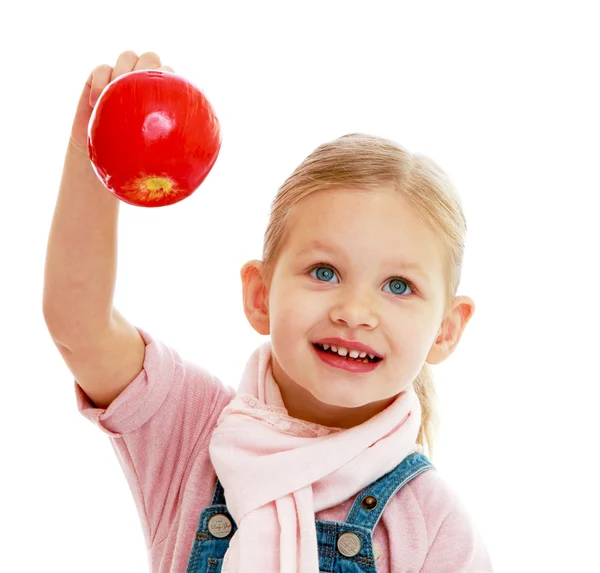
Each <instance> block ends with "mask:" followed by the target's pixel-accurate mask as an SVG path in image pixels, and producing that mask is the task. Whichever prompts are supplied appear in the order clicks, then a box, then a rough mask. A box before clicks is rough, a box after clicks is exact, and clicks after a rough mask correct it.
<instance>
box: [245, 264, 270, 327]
mask: <svg viewBox="0 0 600 573" xmlns="http://www.w3.org/2000/svg"><path fill="white" fill-rule="evenodd" d="M263 274H264V265H263V263H262V261H256V260H254V261H249V262H247V263H246V264H245V265H244V266H243V267H242V270H241V271H240V276H241V278H242V292H243V300H244V312H245V313H246V318H247V319H248V322H249V323H250V325H251V326H252V328H254V330H256V332H258V333H259V334H269V333H270V326H269V303H268V292H267V286H266V284H265V281H264V278H263Z"/></svg>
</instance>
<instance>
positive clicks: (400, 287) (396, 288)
mask: <svg viewBox="0 0 600 573" xmlns="http://www.w3.org/2000/svg"><path fill="white" fill-rule="evenodd" d="M387 285H390V287H389V290H385V287H383V290H384V291H385V292H390V293H392V294H406V289H408V290H409V291H410V292H411V293H412V290H411V288H410V286H409V283H407V282H406V281H403V280H402V279H390V280H389V281H388V282H387V283H385V286H387Z"/></svg>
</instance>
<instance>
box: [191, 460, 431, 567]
mask: <svg viewBox="0 0 600 573" xmlns="http://www.w3.org/2000/svg"><path fill="white" fill-rule="evenodd" d="M431 469H435V468H434V466H433V465H432V464H431V462H430V461H429V460H428V459H427V457H425V456H424V455H423V454H411V455H410V456H408V457H407V458H405V459H404V460H403V461H402V462H401V463H400V464H398V465H397V466H396V467H395V468H394V469H393V470H392V471H390V472H388V473H387V474H385V475H384V476H382V477H380V478H379V479H378V480H376V481H374V482H373V483H372V484H371V485H369V486H367V487H366V488H365V489H363V490H362V491H361V492H360V493H359V494H358V495H357V496H356V498H355V500H354V503H353V504H352V507H351V509H350V511H349V513H348V516H347V518H346V521H344V522H343V523H338V522H334V521H321V520H318V519H315V525H316V529H317V542H318V545H319V570H320V572H321V573H376V571H377V567H376V565H375V556H374V554H373V531H374V530H375V526H376V525H377V522H378V521H379V519H380V517H381V515H382V513H383V510H384V509H385V507H386V505H387V504H388V502H389V500H390V499H391V498H392V497H393V496H394V495H395V494H396V493H397V492H398V491H400V489H401V488H402V487H403V486H404V485H406V484H407V483H408V482H409V481H410V480H412V479H414V478H415V477H417V476H418V475H419V474H421V473H422V472H424V471H427V470H431ZM215 515H222V516H225V517H226V518H227V519H228V520H229V522H230V523H231V531H230V532H229V533H228V534H227V535H226V536H224V537H221V538H219V537H218V535H224V534H225V533H226V532H227V529H225V530H221V532H220V531H219V529H218V528H216V527H215V522H218V521H219V518H215V520H213V525H212V526H211V529H212V531H213V532H214V533H216V534H217V537H215V535H213V534H211V532H210V530H209V521H210V520H211V518H213V517H214V516H215ZM221 521H224V520H222V519H221ZM225 523H227V522H226V521H225ZM236 531H237V526H236V524H235V521H234V520H233V517H232V516H231V514H230V513H229V512H228V511H227V506H226V504H225V496H224V492H223V487H222V486H221V483H220V482H219V481H218V480H217V484H216V486H215V491H214V495H213V500H212V505H210V506H209V507H207V508H206V509H204V510H203V511H202V514H201V515H200V521H199V522H198V530H197V531H196V538H195V540H194V546H193V548H192V552H191V555H190V560H189V563H188V568H187V572H186V573H221V566H222V564H223V557H224V556H225V553H226V552H227V549H228V548H229V541H230V540H231V538H232V537H233V535H234V534H235V532H236ZM265 573H266V572H265Z"/></svg>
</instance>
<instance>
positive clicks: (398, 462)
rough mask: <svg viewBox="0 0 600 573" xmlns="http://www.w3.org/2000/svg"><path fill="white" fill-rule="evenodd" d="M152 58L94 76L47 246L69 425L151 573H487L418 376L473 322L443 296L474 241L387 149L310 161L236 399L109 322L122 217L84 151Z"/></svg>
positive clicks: (278, 242)
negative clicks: (104, 438)
mask: <svg viewBox="0 0 600 573" xmlns="http://www.w3.org/2000/svg"><path fill="white" fill-rule="evenodd" d="M145 68H161V69H166V70H168V71H172V69H171V68H167V67H165V66H161V62H160V59H159V58H158V56H157V55H156V54H153V53H145V54H142V55H141V56H140V57H139V58H138V56H137V55H136V54H135V53H133V52H124V53H123V54H121V55H120V56H119V58H118V60H117V62H116V65H115V67H114V68H111V67H110V66H99V67H97V68H95V70H94V71H93V73H92V74H91V76H90V78H89V79H88V81H87V83H86V85H85V88H84V90H83V93H82V96H81V99H80V101H79V104H78V108H77V112H76V115H75V120H74V123H73V128H72V134H71V138H70V142H69V145H68V149H67V153H66V157H65V166H64V172H63V177H62V181H61V186H60V191H59V196H58V201H57V205H56V210H55V213H54V218H53V222H52V228H51V231H50V237H49V242H48V252H47V260H46V269H45V285H44V317H45V320H46V323H47V325H48V329H49V332H50V333H51V335H52V339H53V341H54V342H55V344H56V346H57V348H58V350H59V351H60V353H61V355H62V356H63V358H64V360H65V362H66V364H67V365H68V367H69V368H70V370H71V372H72V373H73V375H74V377H75V391H76V396H77V405H78V408H79V411H80V412H81V413H82V414H83V415H84V416H86V417H87V418H88V419H90V420H91V421H93V422H94V423H95V424H97V425H98V427H100V428H101V429H102V430H103V431H104V432H105V433H107V434H108V435H109V436H110V439H111V443H112V445H113V447H114V449H115V451H116V453H117V454H118V459H119V462H120V463H121V466H122V468H123V470H124V472H125V475H126V477H127V480H128V483H129V486H130V488H131V491H132V493H133V496H134V498H135V502H136V506H137V508H138V511H139V515H140V520H141V524H142V527H143V529H144V535H145V539H146V542H147V548H148V555H149V562H150V569H151V571H153V572H161V573H166V572H181V573H184V572H187V573H208V572H219V571H222V572H223V573H234V572H235V573H238V572H239V573H242V572H243V573H249V572H252V573H254V572H256V573H258V572H260V573H271V572H273V573H275V572H281V573H294V572H301V573H318V572H320V571H321V572H329V573H334V572H335V573H359V572H365V573H373V572H375V571H377V572H398V573H399V572H409V571H410V572H414V571H421V572H424V573H433V572H441V571H451V572H456V573H458V572H478V573H481V572H488V571H491V570H492V568H491V565H490V561H489V557H488V554H487V552H486V550H485V547H484V546H483V544H482V541H481V539H480V537H479V536H478V533H477V530H476V529H475V528H474V526H473V525H472V524H471V521H470V519H469V516H468V514H467V512H466V511H465V509H464V508H463V507H462V505H461V503H460V501H459V500H458V499H457V497H456V496H455V495H454V493H453V492H452V491H451V490H450V488H449V487H448V486H447V485H446V484H445V482H444V481H443V480H442V479H441V478H440V477H439V475H438V474H437V473H436V471H434V468H433V466H432V464H431V463H430V461H429V460H428V458H427V457H426V456H425V455H424V452H425V448H429V449H430V448H431V444H432V435H433V427H434V418H435V410H434V388H433V384H432V379H431V376H430V373H429V366H428V365H429V364H439V363H440V362H442V361H443V360H445V359H446V358H448V357H449V356H450V354H452V352H453V351H454V349H455V348H456V345H457V344H458V342H459V340H460V338H461V335H462V332H463V330H464V328H465V326H466V324H467V323H468V321H469V320H470V318H471V316H472V315H473V311H474V303H473V301H472V300H471V299H470V298H468V297H466V296H455V294H456V290H457V287H458V284H459V279H460V269H461V264H462V258H463V248H464V236H465V230H466V225H465V220H464V216H463V213H462V210H461V206H460V202H459V199H458V198H457V196H456V193H455V191H454V190H453V188H452V186H451V184H450V183H449V181H448V179H447V178H446V176H445V175H444V174H443V173H442V172H441V171H440V169H439V168H438V167H437V166H436V165H435V164H433V163H432V162H431V161H430V160H428V159H427V158H425V157H422V156H416V155H412V154H410V153H408V152H407V151H405V150H404V149H402V148H401V147H399V146H397V145H396V144H394V143H393V142H390V141H387V140H383V139H380V138H376V137H371V136H366V135H358V134H354V135H348V136H345V137H341V138H339V139H337V140H336V141H332V142H329V143H327V144H324V145H321V146H320V147H319V148H317V149H316V150H315V151H314V153H312V154H311V155H310V156H309V157H308V158H307V159H306V160H305V161H304V162H303V163H302V164H301V165H300V166H299V167H298V168H297V169H296V171H295V172H294V173H293V174H292V175H291V177H289V179H288V180H287V181H286V182H285V183H284V185H283V186H282V187H281V189H280V190H279V193H278V194H277V197H276V199H275V201H274V204H273V208H272V213H271V219H270V222H269V225H268V228H267V231H266V234H265V243H264V252H263V258H262V260H254V261H250V262H248V263H247V264H246V265H244V267H243V268H242V271H241V278H242V286H243V301H244V309H245V313H246V316H247V318H248V321H249V322H250V324H251V325H252V327H253V328H254V329H255V330H256V331H257V332H259V333H260V334H264V335H269V337H270V342H268V343H266V344H264V345H263V346H262V347H260V348H258V349H257V350H256V352H255V353H254V354H253V355H252V356H251V357H250V360H249V361H248V365H247V367H246V370H245V372H244V375H243V379H242V381H241V384H240V386H239V389H238V391H237V393H235V391H234V390H233V389H232V388H230V387H228V386H225V385H223V384H222V383H221V382H219V381H218V380H216V379H215V378H214V377H212V376H211V375H210V374H209V373H207V372H206V371H204V370H203V369H201V368H199V367H198V366H196V365H195V364H194V363H191V362H188V361H184V360H182V358H181V357H180V356H179V355H178V354H177V352H175V351H174V350H172V349H171V348H168V347H167V346H165V345H164V344H163V343H161V342H160V341H159V340H157V339H155V338H153V337H152V336H151V335H150V334H149V333H147V332H145V331H144V330H142V329H141V328H137V327H134V326H132V325H130V324H129V323H128V322H127V321H126V319H125V318H124V317H123V316H122V315H121V314H120V313H119V312H118V311H117V310H116V309H115V308H113V305H112V298H113V291H114V285H115V275H116V255H117V241H116V236H117V216H118V208H119V200H118V199H116V198H115V197H114V196H113V195H112V194H111V193H108V192H107V191H106V190H105V189H104V187H103V186H102V184H101V183H100V182H99V180H98V179H97V177H96V175H95V173H94V172H93V170H92V167H91V164H90V162H89V160H88V157H87V151H86V131H87V124H88V121H89V118H90V115H91V111H92V109H93V106H94V104H95V101H96V100H97V98H98V96H99V94H100V92H101V91H102V89H103V88H104V87H105V86H106V85H107V84H108V83H109V82H110V81H111V80H112V79H114V78H116V77H117V76H119V75H121V74H123V73H125V72H128V71H131V70H136V69H145Z"/></svg>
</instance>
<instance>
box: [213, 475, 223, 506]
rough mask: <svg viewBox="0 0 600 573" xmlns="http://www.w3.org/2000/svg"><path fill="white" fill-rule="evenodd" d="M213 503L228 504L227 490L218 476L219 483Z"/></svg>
mask: <svg viewBox="0 0 600 573" xmlns="http://www.w3.org/2000/svg"><path fill="white" fill-rule="evenodd" d="M211 505H226V504H225V490H224V489H223V486H222V485H221V482H220V481H219V478H218V477H217V483H216V484H215V489H214V492H213V498H212V504H211Z"/></svg>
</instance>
